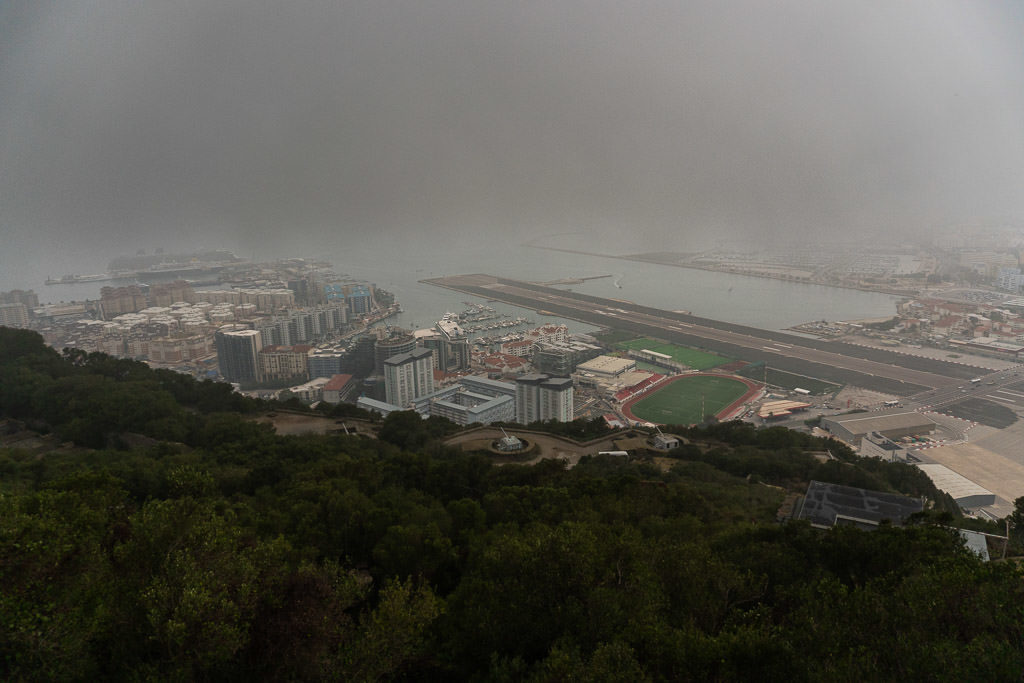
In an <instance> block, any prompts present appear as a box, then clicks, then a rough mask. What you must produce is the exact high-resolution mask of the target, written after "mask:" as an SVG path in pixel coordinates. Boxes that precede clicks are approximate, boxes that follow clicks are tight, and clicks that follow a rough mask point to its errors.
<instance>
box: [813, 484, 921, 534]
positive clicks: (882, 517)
mask: <svg viewBox="0 0 1024 683" xmlns="http://www.w3.org/2000/svg"><path fill="white" fill-rule="evenodd" d="M923 509H924V504H923V503H922V502H921V501H920V500H918V499H916V498H909V497H907V496H900V495H897V494H895V493H883V492H881V491H869V490H867V489H860V488H856V487H853V486H841V485H839V484H829V483H826V482H821V481H812V482H811V483H810V485H809V486H808V487H807V493H806V494H805V495H804V497H803V498H802V499H801V500H800V502H799V503H798V504H797V506H796V512H795V514H794V518H795V519H804V520H807V521H808V522H810V523H811V526H813V527H817V528H819V529H828V528H831V527H833V526H855V527H858V528H860V529H865V530H869V531H870V530H873V529H876V528H877V527H878V525H879V524H881V523H882V522H883V521H889V522H891V523H892V524H895V525H900V524H902V523H903V522H904V521H905V520H906V519H907V517H910V515H912V514H914V513H917V512H921V510H923Z"/></svg>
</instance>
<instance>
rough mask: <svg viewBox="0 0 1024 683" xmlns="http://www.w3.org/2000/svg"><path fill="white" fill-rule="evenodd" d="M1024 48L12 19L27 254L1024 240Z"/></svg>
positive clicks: (845, 38) (6, 168) (750, 36)
mask: <svg viewBox="0 0 1024 683" xmlns="http://www.w3.org/2000/svg"><path fill="white" fill-rule="evenodd" d="M1022 29H1024V16H1022V12H1021V10H1020V9H1019V8H1018V6H1017V5H1016V4H1015V3H1009V2H1007V3H1002V4H1000V3H962V2H941V1H932V0H929V1H927V2H926V1H921V2H908V3H889V2H856V3H853V2H850V3H820V2H776V3H764V2H752V1H751V2H685V3H681V2H638V3H613V2H554V3H545V2H505V3H481V2H478V1H460V0H438V1H436V2H380V1H379V0H378V1H375V2H307V3H270V2H253V1H251V0H244V1H243V0H205V1H196V2H184V1H178V2H173V1H168V2H155V1H145V2H120V1H114V0H81V1H80V2H76V3H57V2H11V3H8V4H7V5H0V45H2V46H5V47H0V161H2V164H3V166H2V174H0V226H2V230H3V231H4V233H6V234H7V236H8V239H9V240H10V242H11V243H12V244H19V245H28V244H30V243H34V242H36V241H39V240H42V241H43V242H44V243H48V244H52V245H61V246H63V247H64V248H88V247H91V246H95V245H98V244H105V245H108V246H109V245H128V244H130V245H131V246H132V247H133V248H134V247H136V246H138V247H148V246H151V244H152V242H153V241H154V240H157V239H161V238H163V239H166V237H167V235H168V234H175V235H177V236H178V237H177V239H180V240H191V241H196V240H203V241H205V243H207V244H209V245H211V246H213V245H217V244H222V243H228V246H240V245H247V244H252V243H253V242H256V241H259V242H261V243H264V244H267V243H269V244H274V243H285V242H287V241H288V240H290V239H296V237H295V236H297V238H298V239H308V240H309V241H310V242H313V241H315V240H317V239H323V238H324V237H325V236H336V237H340V238H342V239H344V238H347V237H351V236H357V235H367V234H372V235H377V236H380V235H384V236H388V237H390V238H396V237H399V236H404V235H407V234H412V233H417V232H419V233H422V234H429V235H431V236H433V237H434V238H435V239H441V240H444V239H452V240H454V239H455V238H456V237H465V236H467V235H479V236H481V237H482V238H485V239H494V238H495V237H498V236H500V237H502V238H506V239H526V238H527V237H530V236H533V235H536V234H539V233H541V232H543V231H552V232H557V231H583V232H588V231H593V232H594V233H608V232H615V231H618V232H620V233H623V232H624V233H628V234H630V235H634V236H636V237H640V238H645V239H646V240H647V241H648V242H650V243H652V244H656V245H664V246H665V247H678V246H684V245H685V244H687V243H697V242H702V241H703V242H707V241H708V239H709V238H714V237H717V236H727V237H745V238H750V239H755V240H762V241H768V240H777V239H808V238H820V239H827V238H829V237H832V236H837V235H848V234H849V233H850V231H852V230H865V231H869V232H870V231H877V232H880V233H885V234H892V233H893V232H894V231H897V232H898V231H900V230H910V229H920V228H922V227H927V226H929V225H933V224H935V223H946V222H949V221H952V220H963V219H967V218H970V217H976V216H986V215H1005V214H1019V213H1020V212H1021V210H1022V209H1024V196H1022V188H1024V182H1022V181H1024V56H1022V51H1021V48H1020V36H1021V35H1024V31H1022ZM286 233H287V234H289V235H291V236H292V237H288V238H286V237H285V234H286ZM26 248H27V247H26Z"/></svg>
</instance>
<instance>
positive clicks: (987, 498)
mask: <svg viewBox="0 0 1024 683" xmlns="http://www.w3.org/2000/svg"><path fill="white" fill-rule="evenodd" d="M917 467H918V469H920V470H921V471H922V472H924V473H925V474H927V475H928V478H929V479H931V480H932V483H933V484H935V488H937V489H938V490H940V491H943V492H945V493H948V494H949V495H950V496H952V497H953V500H955V501H956V504H957V505H959V506H960V507H962V508H966V509H974V508H980V507H985V506H986V505H994V504H995V502H996V494H994V493H992V492H991V491H989V490H988V489H986V488H982V487H981V486H978V485H977V484H975V483H974V482H973V481H971V480H970V479H968V478H967V477H964V476H961V475H959V474H957V473H956V472H954V471H953V470H951V469H949V468H948V467H946V466H945V465H939V464H937V463H921V464H919V465H918V466H917Z"/></svg>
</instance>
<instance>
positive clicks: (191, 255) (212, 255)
mask: <svg viewBox="0 0 1024 683" xmlns="http://www.w3.org/2000/svg"><path fill="white" fill-rule="evenodd" d="M246 263H248V262H247V261H246V260H245V259H241V258H239V257H237V256H235V255H234V254H233V253H231V252H230V251H227V250H226V249H210V250H204V251H194V252H187V253H181V254H165V253H164V252H163V251H162V250H157V251H156V252H154V253H152V254H146V253H144V252H139V253H138V254H135V255H134V256H118V257H116V258H114V259H112V260H111V261H110V263H109V264H108V265H107V272H106V273H99V274H97V275H64V276H63V277H60V278H47V280H46V284H48V285H77V284H81V283H84V282H104V281H107V280H135V281H137V282H144V283H145V282H153V281H157V282H158V281H162V280H170V279H177V278H182V279H200V278H203V277H207V278H209V276H213V275H217V274H219V273H220V272H221V271H223V270H224V269H225V268H228V267H229V266H240V265H245V264H246Z"/></svg>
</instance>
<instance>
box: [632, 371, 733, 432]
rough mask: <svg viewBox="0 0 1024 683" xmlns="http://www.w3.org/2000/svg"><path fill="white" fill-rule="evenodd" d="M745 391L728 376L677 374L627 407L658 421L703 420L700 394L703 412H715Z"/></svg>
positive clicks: (638, 415) (688, 422) (636, 414)
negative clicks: (687, 375) (683, 375)
mask: <svg viewBox="0 0 1024 683" xmlns="http://www.w3.org/2000/svg"><path fill="white" fill-rule="evenodd" d="M747 390H748V387H747V385H746V384H744V383H743V382H740V381H739V380H736V379H730V378H728V377H708V376H706V375H693V376H690V377H680V378H679V379H677V380H675V381H674V382H672V383H671V384H667V385H665V387H664V388H661V389H657V390H655V392H654V393H653V394H651V395H650V396H647V397H645V398H642V399H640V400H639V401H637V402H636V403H634V404H633V405H632V406H630V408H629V411H630V412H631V413H633V416H634V417H635V418H636V419H638V420H646V421H647V422H654V423H657V424H682V425H686V424H697V423H699V422H702V421H703V420H704V416H703V415H701V400H702V399H701V397H702V396H703V401H704V413H705V414H706V415H717V414H718V413H719V412H720V411H722V410H724V409H725V408H727V407H728V406H729V405H730V404H731V403H732V402H733V401H735V400H737V399H739V398H740V397H741V396H743V394H745V393H747Z"/></svg>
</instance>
